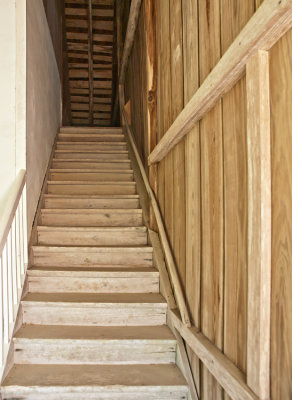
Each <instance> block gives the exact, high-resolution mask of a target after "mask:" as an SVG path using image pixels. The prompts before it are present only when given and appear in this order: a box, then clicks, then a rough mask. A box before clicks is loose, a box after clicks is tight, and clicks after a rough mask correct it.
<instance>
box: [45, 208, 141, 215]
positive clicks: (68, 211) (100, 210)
mask: <svg viewBox="0 0 292 400" xmlns="http://www.w3.org/2000/svg"><path fill="white" fill-rule="evenodd" d="M41 212H42V213H44V214H58V213H62V214H71V215H72V217H74V214H82V213H83V214H98V213H101V214H109V213H110V214H112V213H116V214H142V209H141V208H110V209H106V210H105V209H104V208H78V209H76V210H74V213H73V211H72V208H67V209H66V208H60V209H58V208H42V209H41Z"/></svg>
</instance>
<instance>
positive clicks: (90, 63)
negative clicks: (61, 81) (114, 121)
mask: <svg viewBox="0 0 292 400" xmlns="http://www.w3.org/2000/svg"><path fill="white" fill-rule="evenodd" d="M92 30H93V28H92V0H88V85H89V121H90V125H93V98H94V85H93V33H92Z"/></svg>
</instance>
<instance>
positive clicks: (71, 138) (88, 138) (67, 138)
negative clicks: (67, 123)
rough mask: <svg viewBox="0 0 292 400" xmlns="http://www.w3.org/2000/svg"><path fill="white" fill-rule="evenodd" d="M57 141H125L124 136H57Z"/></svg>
mask: <svg viewBox="0 0 292 400" xmlns="http://www.w3.org/2000/svg"><path fill="white" fill-rule="evenodd" d="M58 140H59V141H60V142H113V143H114V142H123V141H125V137H124V135H117V134H116V135H94V134H92V135H86V134H81V135H68V134H62V133H61V134H59V135H58Z"/></svg>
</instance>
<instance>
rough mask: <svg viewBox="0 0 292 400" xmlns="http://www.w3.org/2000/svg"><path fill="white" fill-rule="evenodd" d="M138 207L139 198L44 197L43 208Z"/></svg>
mask: <svg viewBox="0 0 292 400" xmlns="http://www.w3.org/2000/svg"><path fill="white" fill-rule="evenodd" d="M139 207H140V202H139V199H112V198H108V199H90V198H89V199H66V198H63V199H53V198H46V199H45V208H51V209H54V208H55V209H60V208H64V209H70V208H82V209H85V208H88V209H92V208H104V209H112V208H115V209H123V208H125V209H135V208H139Z"/></svg>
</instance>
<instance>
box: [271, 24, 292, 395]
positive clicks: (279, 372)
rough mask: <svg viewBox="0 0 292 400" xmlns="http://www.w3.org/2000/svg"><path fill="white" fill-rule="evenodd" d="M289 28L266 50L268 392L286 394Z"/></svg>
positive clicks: (291, 343) (291, 280)
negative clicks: (269, 295) (269, 273)
mask: <svg viewBox="0 0 292 400" xmlns="http://www.w3.org/2000/svg"><path fill="white" fill-rule="evenodd" d="M291 44H292V32H291V31H290V32H288V33H287V34H286V35H285V36H284V37H283V38H282V39H281V40H280V41H279V43H277V45H275V47H274V48H273V49H272V50H271V53H270V85H271V89H270V94H271V139H272V311H271V396H272V399H283V400H288V399H290V398H291V397H292V380H291V376H292V335H291V330H292V266H291V254H292V238H291V221H292V215H291V210H292V208H291V204H292V193H291V185H292V168H291V156H292V137H291V132H292V115H291V107H292V96H291V85H292V79H291V76H292V58H291V54H292V45H291Z"/></svg>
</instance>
